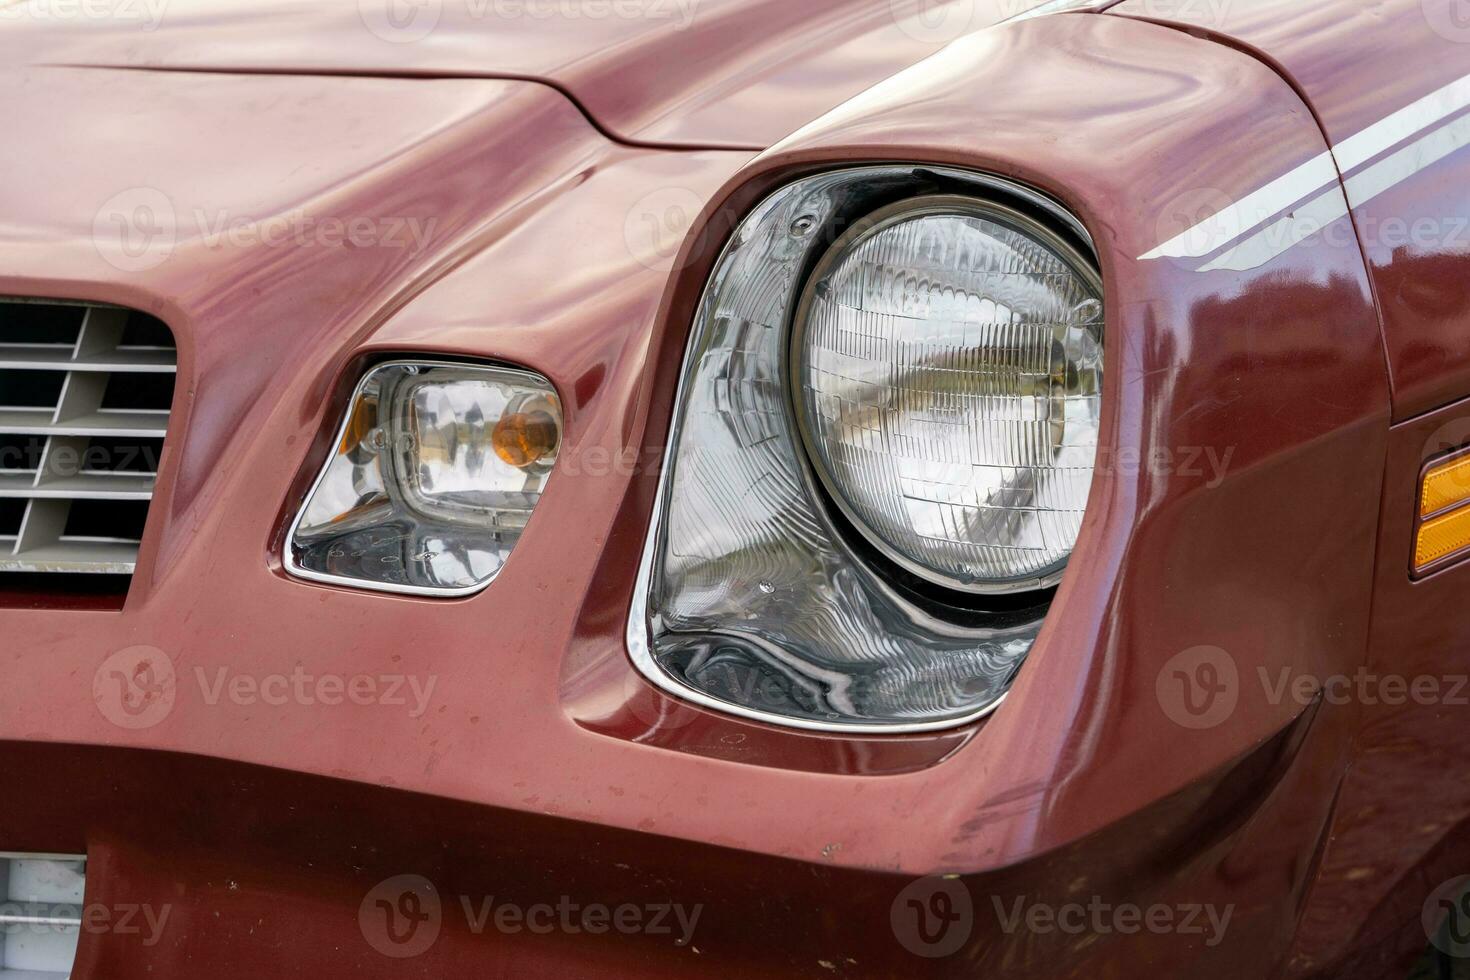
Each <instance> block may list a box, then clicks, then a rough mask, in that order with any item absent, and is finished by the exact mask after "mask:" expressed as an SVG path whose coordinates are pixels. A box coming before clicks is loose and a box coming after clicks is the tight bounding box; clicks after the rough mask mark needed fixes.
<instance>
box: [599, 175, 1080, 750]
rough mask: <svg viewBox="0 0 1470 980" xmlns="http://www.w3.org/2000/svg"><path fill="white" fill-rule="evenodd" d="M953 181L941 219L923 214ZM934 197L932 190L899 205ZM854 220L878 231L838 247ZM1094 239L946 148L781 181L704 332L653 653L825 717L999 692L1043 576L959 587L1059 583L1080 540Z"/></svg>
mask: <svg viewBox="0 0 1470 980" xmlns="http://www.w3.org/2000/svg"><path fill="white" fill-rule="evenodd" d="M954 194H959V195H961V196H962V197H963V198H964V199H963V201H954V200H948V199H946V200H945V201H944V202H943V206H944V208H945V209H946V210H944V211H942V212H940V213H938V214H937V215H936V217H937V218H938V221H937V223H935V224H931V225H926V226H922V227H918V226H916V227H906V226H907V225H909V224H910V223H912V222H918V221H921V220H925V219H924V216H923V215H921V214H920V213H919V211H916V210H912V209H914V208H918V209H920V210H922V209H923V208H926V207H929V206H932V205H937V204H939V203H940V202H938V201H935V200H932V198H933V197H934V196H935V195H954ZM971 195H973V197H972V196H971ZM981 197H983V198H985V199H986V200H1004V201H1006V202H1009V203H1010V204H1014V205H1016V210H1015V211H1014V213H1013V212H1011V210H1010V209H1008V208H1001V207H995V208H991V207H989V206H988V205H986V204H983V203H982V202H981V201H980V200H979V199H980V198H981ZM914 198H931V200H928V201H926V202H923V203H918V204H915V203H910V204H908V205H903V206H902V207H903V210H901V211H895V212H893V213H887V212H885V211H884V208H885V206H887V205H888V204H889V203H891V202H893V201H910V202H912V200H913V199H914ZM870 202H876V203H870ZM1021 209H1025V210H1026V211H1027V212H1028V213H1031V214H1039V215H1045V216H1046V217H1048V218H1050V219H1051V220H1053V221H1054V222H1055V223H1056V225H1057V226H1058V227H1059V228H1062V229H1065V232H1066V235H1067V236H1068V238H1069V239H1070V240H1071V241H1073V242H1075V243H1077V247H1076V248H1075V249H1074V248H1073V246H1071V245H1068V244H1067V243H1066V241H1064V240H1063V237H1062V236H1061V235H1053V234H1052V233H1051V232H1049V231H1045V229H1043V228H1042V226H1041V225H1040V224H1036V223H1034V222H1032V221H1031V219H1029V218H1026V219H1022V218H1021V213H1020V211H1021ZM865 218H866V219H867V220H864V219H865ZM854 222H856V224H854ZM837 227H845V228H854V229H855V230H854V231H853V232H851V233H850V234H848V235H847V236H845V237H843V238H842V239H840V240H839V241H838V242H837V243H836V245H835V246H834V243H833V237H834V236H833V234H832V232H831V231H830V229H833V228H837ZM1039 231H1040V232H1042V233H1038V232H1039ZM1089 247H1090V241H1089V239H1088V238H1087V235H1086V232H1085V230H1083V229H1082V227H1081V225H1080V224H1078V223H1077V222H1076V220H1075V219H1074V218H1072V217H1071V216H1070V215H1068V214H1067V213H1066V212H1065V211H1063V210H1062V209H1061V208H1060V207H1058V206H1057V205H1056V204H1055V203H1054V202H1052V201H1051V200H1050V199H1048V198H1045V197H1043V196H1042V195H1039V194H1037V193H1036V192H1034V191H1031V190H1029V189H1027V188H1024V187H1021V186H1019V185H1016V184H1013V183H1011V182H1009V181H1004V180H1002V179H1000V178H993V177H988V176H985V175H978V174H971V173H966V172H962V171H955V170H949V169H941V168H921V167H905V166H883V167H863V168H854V169H851V170H844V171H836V172H832V173H827V174H822V175H819V176H815V177H810V178H806V179H804V180H800V181H797V182H795V183H792V184H789V185H787V186H786V187H784V188H782V189H780V190H778V191H777V192H776V193H774V194H773V195H772V196H771V197H769V198H767V199H766V200H765V201H764V202H763V203H761V204H760V205H759V206H758V207H757V208H756V209H755V211H754V212H753V213H752V214H751V215H750V216H749V217H748V218H747V219H746V220H745V221H744V222H743V223H742V225H741V226H740V227H739V228H738V229H737V230H736V232H735V235H734V236H733V238H732V240H731V242H730V244H729V246H728V247H727V249H726V251H725V254H724V255H723V256H722V257H721V259H720V260H719V262H718V263H717V265H716V267H715V270H714V272H713V273H712V276H711V280H710V283H709V285H708V287H707V289H706V293H705V297H704V299H703V301H702V304H701V307H700V311H699V314H698V316H697V319H696V322H695V324H694V329H693V333H692V335H691V337H690V341H689V349H688V352H687V355H686V358H685V367H684V374H683V376H682V378H681V381H680V388H679V393H678V397H677V401H676V406H675V414H674V423H673V429H672V431H671V433H670V444H669V452H668V458H667V460H666V462H665V466H664V469H663V473H662V478H661V486H660V490H659V495H658V498H657V503H656V507H655V513H654V520H653V531H652V533H651V534H650V536H649V539H648V542H647V546H646V549H645V553H644V556H643V564H642V567H641V572H640V580H639V584H638V588H637V590H636V591H635V594H634V602H633V608H632V611H631V616H630V620H629V628H628V647H629V651H630V653H631V655H632V657H633V660H634V662H635V663H636V664H637V666H638V667H639V669H640V670H641V672H642V673H643V674H644V675H645V676H646V677H647V678H649V679H650V680H651V681H653V682H654V683H656V684H658V685H659V686H661V687H663V688H664V689H665V690H667V691H669V692H671V693H674V694H676V695H678V696H681V697H684V698H687V699H689V700H692V701H695V702H698V703H701V704H704V705H706V706H709V707H713V708H718V709H722V710H726V711H729V712H731V713H734V714H739V715H742V716H745V717H750V718H755V719H759V720H762V721H767V722H770V723H773V724H779V725H785V726H790V727H797V728H806V729H814V730H823V731H847V732H906V731H923V730H930V729H937V728H943V727H948V726H953V725H956V724H961V723H964V722H967V721H971V720H974V719H976V718H979V717H981V716H982V715H984V714H986V713H987V712H988V711H990V710H991V709H993V708H994V707H995V706H996V705H997V704H998V703H999V701H1000V699H1001V698H1002V697H1003V696H1004V694H1005V692H1006V690H1007V689H1008V688H1009V686H1010V684H1011V682H1012V681H1013V679H1014V677H1015V675H1016V671H1017V670H1018V669H1019V667H1020V664H1021V662H1022V660H1023V658H1024V657H1025V655H1026V653H1027V652H1028V651H1029V650H1030V649H1031V646H1032V644H1033V643H1034V641H1035V639H1036V636H1037V633H1038V632H1039V630H1040V627H1041V622H1042V618H1043V617H1044V615H1045V607H1046V602H1047V595H1046V593H1045V592H1044V591H1042V592H1037V593H1036V594H1035V595H1034V596H1033V595H1032V594H1030V593H1025V592H1021V593H1017V594H1015V595H1008V596H1000V597H996V596H985V595H975V594H974V593H976V592H980V591H985V590H984V589H968V590H957V589H954V588H952V587H944V586H952V585H953V584H955V583H958V582H961V581H964V582H970V583H974V584H982V583H992V584H994V583H1003V584H1005V585H1006V586H1008V587H1009V586H1013V585H1018V584H1020V583H1022V582H1029V583H1030V584H1031V585H1032V586H1033V587H1039V586H1040V585H1042V584H1043V580H1046V579H1050V578H1051V577H1053V576H1054V575H1055V574H1056V569H1057V568H1058V567H1059V563H1060V562H1062V561H1064V560H1065V556H1066V553H1067V552H1068V551H1069V550H1070V548H1071V546H1072V543H1073V542H1074V540H1075V537H1076V531H1075V522H1076V520H1077V518H1078V517H1079V516H1080V510H1081V507H1082V504H1083V502H1085V499H1086V490H1085V487H1086V482H1087V481H1086V478H1085V475H1084V474H1086V473H1087V472H1088V471H1089V470H1090V467H1091V456H1090V453H1091V451H1092V449H1091V447H1092V446H1094V445H1095V440H1096V434H1095V433H1096V420H1097V404H1096V400H1095V399H1094V398H1093V394H1092V393H1093V389H1094V388H1095V387H1096V385H1097V382H1098V372H1099V371H1100V362H1099V357H1100V350H1101V346H1100V345H1101V337H1102V310H1101V305H1100V303H1099V302H1098V298H1099V293H1100V289H1099V287H1098V285H1097V281H1096V274H1095V273H1094V272H1093V271H1092V266H1091V265H1090V263H1088V262H1087V261H1085V260H1082V259H1081V258H1080V257H1081V255H1082V250H1084V249H1086V248H1089ZM824 256H825V257H826V258H825V259H824ZM809 270H810V274H809ZM879 270H887V271H888V274H889V275H890V278H889V280H888V281H887V282H886V283H884V282H881V281H879V279H874V278H873V277H874V276H879V277H880V279H881V275H883V274H884V273H883V272H880V271H879ZM808 283H811V284H812V285H811V289H810V290H806V289H805V287H806V286H807V284H808ZM804 290H805V293H806V302H805V303H803V302H802V299H803V293H804ZM799 308H800V309H799ZM798 313H800V314H801V315H802V316H806V317H808V320H807V322H806V323H805V324H804V326H802V327H798V328H793V323H794V321H795V320H796V319H797V316H798ZM926 345H928V346H927V347H926ZM1074 362H1075V366H1074V367H1067V365H1069V364H1074ZM797 379H802V380H800V381H798V380H797ZM802 419H806V420H807V424H806V426H805V428H807V429H808V430H809V431H808V433H807V436H806V439H805V440H804V439H803V435H802V429H803V425H802V424H801V422H800V420H802ZM943 426H949V428H941V427H943ZM884 440H887V441H886V442H885V441H884ZM920 440H923V442H922V445H921V444H920V442H919V441H920ZM806 444H810V447H811V448H810V451H808V449H807V448H806ZM962 451H963V454H962ZM976 467H987V469H985V470H984V471H983V472H981V473H980V474H979V475H975V476H972V475H970V474H969V472H968V469H970V468H976ZM1028 467H1029V469H1028ZM822 471H825V476H822V475H820V474H821V472H822ZM992 471H993V472H992ZM1054 472H1055V475H1053V474H1054ZM904 481H908V482H907V483H905V482H904ZM824 483H828V484H830V486H829V487H828V489H827V491H826V492H825V493H824V491H823V485H824ZM948 483H953V484H956V485H957V486H948V485H947V484H948ZM921 487H922V488H924V490H926V491H928V490H929V489H930V488H933V487H942V491H941V492H948V493H951V494H954V495H955V498H956V499H958V500H963V501H968V500H969V499H972V498H967V497H965V496H964V494H965V493H971V494H973V495H974V496H973V499H974V500H976V501H977V502H978V501H981V500H985V501H989V502H991V503H993V504H1003V505H1005V506H1007V507H1010V508H1012V512H1011V513H1010V514H1009V515H1008V516H1007V517H1005V518H1002V519H991V520H974V521H959V522H958V523H956V524H955V525H954V526H952V527H946V526H945V524H944V518H943V517H941V518H939V520H938V522H937V523H926V524H921V525H920V524H916V519H915V518H913V517H910V516H908V514H909V512H908V511H907V510H906V509H905V507H906V505H904V504H902V503H897V504H895V503H894V497H895V494H897V495H899V497H900V499H901V497H902V495H903V494H904V493H905V492H909V491H913V490H917V489H920V488H921ZM960 487H964V488H966V489H960ZM1079 488H1080V489H1079ZM935 495H937V492H936V493H935ZM828 497H832V498H836V501H835V502H838V507H836V508H834V507H833V506H832V503H833V502H834V501H829V500H828V499H826V498H828ZM1054 505H1059V506H1057V508H1056V509H1057V510H1058V511H1059V515H1058V516H1057V517H1054V518H1051V517H1045V518H1044V517H1039V516H1033V515H1034V514H1035V513H1036V512H1037V511H1039V510H1041V509H1044V508H1051V507H1053V506H1054ZM1028 507H1029V508H1030V509H1029V510H1028V509H1027V508H1028ZM956 510H957V509H956V508H951V511H950V513H951V514H954V513H955V512H956ZM844 515H845V516H844ZM905 520H907V521H908V522H909V523H908V524H905V523H904V521H905ZM885 521H886V523H885ZM916 527H917V529H918V530H920V531H922V532H923V533H924V534H926V535H927V537H926V538H925V540H924V541H923V542H922V543H918V542H916V541H915V540H914V537H916V535H915V534H914V531H915V529H916ZM855 528H856V530H855ZM880 530H881V533H880ZM1017 543H1020V544H1021V545H1022V546H1021V547H1014V545H1015V544H1017ZM879 544H881V546H882V547H881V552H882V553H881V554H877V553H874V547H873V546H874V545H879ZM859 545H861V546H862V547H859ZM986 549H989V550H986ZM977 555H978V556H980V557H982V558H983V559H984V560H983V561H980V562H978V563H977V562H976V556H977ZM885 556H887V557H885ZM890 558H892V559H894V560H895V562H896V559H898V558H902V559H903V562H902V567H899V566H898V565H897V564H895V562H890V561H889V559H890ZM967 562H968V563H970V564H969V565H967V564H966V563H967ZM885 563H886V564H885ZM910 569H916V570H918V571H919V572H922V575H919V576H916V575H915V574H914V573H913V572H912V571H909V570H910ZM926 580H927V581H926ZM915 582H917V585H918V586H920V587H922V588H923V589H934V590H936V591H937V593H938V595H928V594H921V590H920V589H917V588H916V587H915ZM941 582H942V583H944V586H940V585H937V584H934V583H941ZM997 591H1000V590H999V589H997ZM956 597H960V598H962V599H964V601H965V602H970V600H971V599H973V601H974V606H973V608H972V607H970V606H963V604H962V606H963V608H956V606H955V604H954V600H955V598H956ZM967 597H968V598H967ZM982 606H983V607H984V608H981V607H982Z"/></svg>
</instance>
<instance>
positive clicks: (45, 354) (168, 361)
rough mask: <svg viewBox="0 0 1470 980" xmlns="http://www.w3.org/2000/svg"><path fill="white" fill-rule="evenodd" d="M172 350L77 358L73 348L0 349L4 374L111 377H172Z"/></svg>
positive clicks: (126, 350)
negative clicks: (97, 373) (68, 373)
mask: <svg viewBox="0 0 1470 980" xmlns="http://www.w3.org/2000/svg"><path fill="white" fill-rule="evenodd" d="M174 361H175V354H174V352H173V351H171V350H164V349H153V348H147V347H134V348H126V347H123V348H119V349H117V350H115V351H113V352H112V353H111V354H110V355H109V356H107V357H105V358H101V357H87V356H82V357H76V356H75V355H74V353H73V350H72V348H70V347H61V346H58V345H53V344H48V345H45V346H42V345H36V346H34V347H24V346H12V347H0V371H5V370H9V369H12V368H13V369H15V370H20V371H26V370H32V371H105V372H108V373H111V374H121V373H133V372H136V373H139V374H172V373H174V372H175V371H176V370H178V367H177V365H176V364H175V363H174Z"/></svg>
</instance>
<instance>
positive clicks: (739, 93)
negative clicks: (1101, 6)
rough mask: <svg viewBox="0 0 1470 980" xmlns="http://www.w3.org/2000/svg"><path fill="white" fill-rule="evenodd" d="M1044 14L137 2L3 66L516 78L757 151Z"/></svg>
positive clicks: (679, 140) (48, 28) (921, 8)
mask: <svg viewBox="0 0 1470 980" xmlns="http://www.w3.org/2000/svg"><path fill="white" fill-rule="evenodd" d="M1041 2H1042V0H1019V2H1018V0H800V2H796V3H793V2H790V0H428V2H424V3H418V4H413V3H395V2H394V0H360V2H359V0H310V2H303V0H169V2H168V4H167V10H166V13H165V15H164V16H163V17H162V18H160V19H159V20H158V21H157V23H156V24H155V23H153V22H152V21H151V20H150V19H149V18H148V17H146V16H144V15H143V11H144V9H145V3H144V0H138V3H137V4H134V5H132V6H126V5H125V7H126V9H125V11H124V13H125V14H127V13H129V12H132V13H135V14H136V16H131V17H130V16H120V17H112V18H105V17H102V18H97V17H92V18H88V17H71V18H66V17H51V18H45V17H41V18H36V19H34V20H27V19H24V18H17V19H16V22H15V24H14V27H15V28H16V29H15V30H11V31H7V32H6V33H5V34H4V35H0V64H16V63H32V64H63V65H89V66H114V67H118V66H126V67H131V68H147V69H177V70H191V71H275V72H292V73H297V74H363V75H404V76H409V77H414V76H426V77H481V78H485V77H492V78H524V79H531V80H538V81H542V82H545V83H548V84H552V85H555V86H557V87H559V88H562V89H564V90H565V91H566V92H568V93H569V94H570V95H571V96H572V97H573V98H574V99H575V100H576V101H577V102H578V103H580V104H581V105H583V106H586V107H587V109H588V111H589V112H590V113H591V115H592V116H593V117H594V118H595V119H597V120H598V121H599V122H600V123H601V124H602V125H604V126H606V127H607V128H608V129H609V130H610V131H611V132H613V133H616V134H618V136H619V137H621V138H623V139H625V140H632V141H637V142H654V143H673V144H690V145H700V146H721V147H751V148H756V149H759V148H762V147H765V146H769V145H770V144H771V143H773V142H774V141H776V140H778V139H781V138H782V137H784V136H786V135H787V134H788V133H790V132H791V131H792V130H794V129H796V128H797V127H798V126H801V125H802V124H804V123H807V122H809V121H811V120H812V119H813V118H815V117H816V116H818V115H820V114H821V113H823V112H825V111H826V110H827V109H829V108H831V107H832V106H834V105H837V104H838V103H839V102H842V101H843V100H844V99H847V98H849V97H851V96H853V95H856V94H858V93H859V92H861V91H863V90H864V89H865V88H867V87H868V86H870V85H873V84H874V83H876V82H879V81H882V80H883V79H885V78H887V77H888V76H890V75H892V74H893V73H894V72H896V71H898V70H899V69H902V68H906V67H907V66H909V65H911V64H913V63H914V62H916V61H918V60H920V59H922V58H924V57H926V56H927V55H930V54H933V53H934V52H935V51H937V50H938V49H939V48H941V47H943V46H944V44H945V43H946V42H948V41H950V40H952V39H954V38H955V37H956V36H958V35H959V33H960V32H962V31H964V30H967V29H969V30H979V29H981V28H983V27H988V26H989V25H991V24H994V23H996V22H997V21H1000V20H1001V19H1003V18H1004V17H1007V16H1010V15H1011V14H1015V13H1020V12H1022V11H1024V10H1026V9H1028V8H1030V7H1034V6H1037V5H1039V4H1040V3H1041ZM946 6H952V7H954V8H955V10H954V11H953V12H950V11H946V10H943V9H942V8H944V7H946ZM566 11H571V12H572V15H570V16H568V15H566V13H565V12H566ZM390 18H391V19H390Z"/></svg>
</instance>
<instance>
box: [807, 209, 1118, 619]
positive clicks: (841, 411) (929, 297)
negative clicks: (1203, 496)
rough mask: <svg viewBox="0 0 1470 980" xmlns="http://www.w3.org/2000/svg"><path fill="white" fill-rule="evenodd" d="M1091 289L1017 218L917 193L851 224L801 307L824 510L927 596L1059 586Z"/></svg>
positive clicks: (1093, 410) (1067, 543) (1088, 382)
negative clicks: (933, 588)
mask: <svg viewBox="0 0 1470 980" xmlns="http://www.w3.org/2000/svg"><path fill="white" fill-rule="evenodd" d="M1101 313H1102V283H1101V282H1100V281H1099V279H1098V277H1097V273H1096V272H1095V271H1094V270H1093V269H1092V267H1091V265H1090V264H1089V262H1088V261H1087V260H1086V259H1084V258H1083V257H1082V256H1081V255H1079V254H1078V253H1077V251H1076V249H1074V248H1073V247H1072V246H1071V245H1069V244H1068V243H1067V242H1066V241H1064V240H1063V239H1062V238H1061V237H1060V236H1059V235H1056V234H1054V233H1052V232H1051V231H1050V230H1049V229H1048V228H1046V227H1045V226H1044V225H1042V224H1041V223H1039V222H1037V221H1035V220H1032V219H1031V218H1030V217H1028V216H1026V215H1024V214H1022V213H1021V212H1019V211H1017V210H1016V209H1014V208H1009V207H1004V206H1001V205H999V204H995V203H992V202H986V201H979V200H975V199H973V198H967V197H959V196H954V195H948V196H927V197H918V198H914V199H911V200H907V201H901V202H899V203H898V204H894V205H890V206H889V207H886V208H882V209H880V210H879V211H877V212H875V213H873V214H872V215H869V216H868V217H866V218H863V219H862V220H861V221H859V222H858V223H857V225H856V226H855V227H854V228H852V230H851V231H849V232H847V234H845V235H844V236H843V237H842V239H841V240H839V241H838V242H837V243H836V244H835V245H834V246H833V247H832V248H831V250H829V251H828V252H827V254H826V255H825V256H824V257H823V258H822V260H821V262H820V263H819V265H818V266H817V268H816V270H815V271H814V272H813V273H812V275H811V277H810V278H809V279H808V281H807V285H806V289H805V291H804V292H803V295H802V300H801V305H800V307H799V308H798V309H797V313H796V320H795V324H794V331H795V336H794V340H793V344H792V350H793V354H794V357H793V366H794V376H793V378H792V381H793V385H794V387H795V390H796V395H797V418H798V421H799V423H800V425H801V431H802V434H803V435H804V436H805V437H806V443H807V449H808V451H809V454H810V456H811V460H812V463H813V467H814V469H815V470H816V472H817V474H818V475H819V476H820V477H821V479H822V483H823V485H824V486H825V488H826V490H827V492H828V493H829V494H830V495H831V497H832V499H833V501H835V502H836V504H837V505H838V506H839V507H840V508H841V509H842V512H843V513H844V515H846V517H847V518H848V519H849V520H850V521H851V522H852V525H853V527H854V528H856V529H857V530H858V531H859V532H860V533H861V534H862V535H863V536H864V537H866V538H867V539H868V540H869V541H870V542H871V543H872V544H873V545H874V546H875V547H877V548H878V549H879V550H880V551H881V552H882V553H883V554H884V555H886V556H887V557H888V558H890V559H892V560H893V561H895V562H896V563H898V564H899V565H902V566H903V567H905V568H906V569H908V570H909V571H912V572H914V573H916V574H918V575H920V576H923V577H924V578H926V579H929V580H930V581H933V582H935V583H936V584H938V585H942V586H948V587H951V588H956V589H960V590H963V591H969V592H1014V591H1018V590H1022V589H1027V588H1032V589H1034V588H1038V587H1040V586H1042V585H1048V584H1051V583H1053V582H1055V581H1056V580H1057V579H1058V578H1059V577H1060V576H1061V570H1062V566H1063V565H1064V564H1065V563H1066V560H1067V556H1068V555H1069V554H1071V551H1072V545H1073V544H1074V543H1075V542H1076V540H1077V531H1078V528H1079V527H1080V526H1081V524H1082V513H1083V510H1084V509H1085V507H1086V505H1087V494H1088V489H1089V488H1090V487H1091V485H1092V467H1093V461H1094V459H1095V458H1096V455H1097V431H1098V423H1099V416H1100V408H1101V400H1102V343H1101V340H1102V338H1101V336H1100V333H1099V327H1100V323H1101V321H1100V319H1099V317H1100V314H1101Z"/></svg>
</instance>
